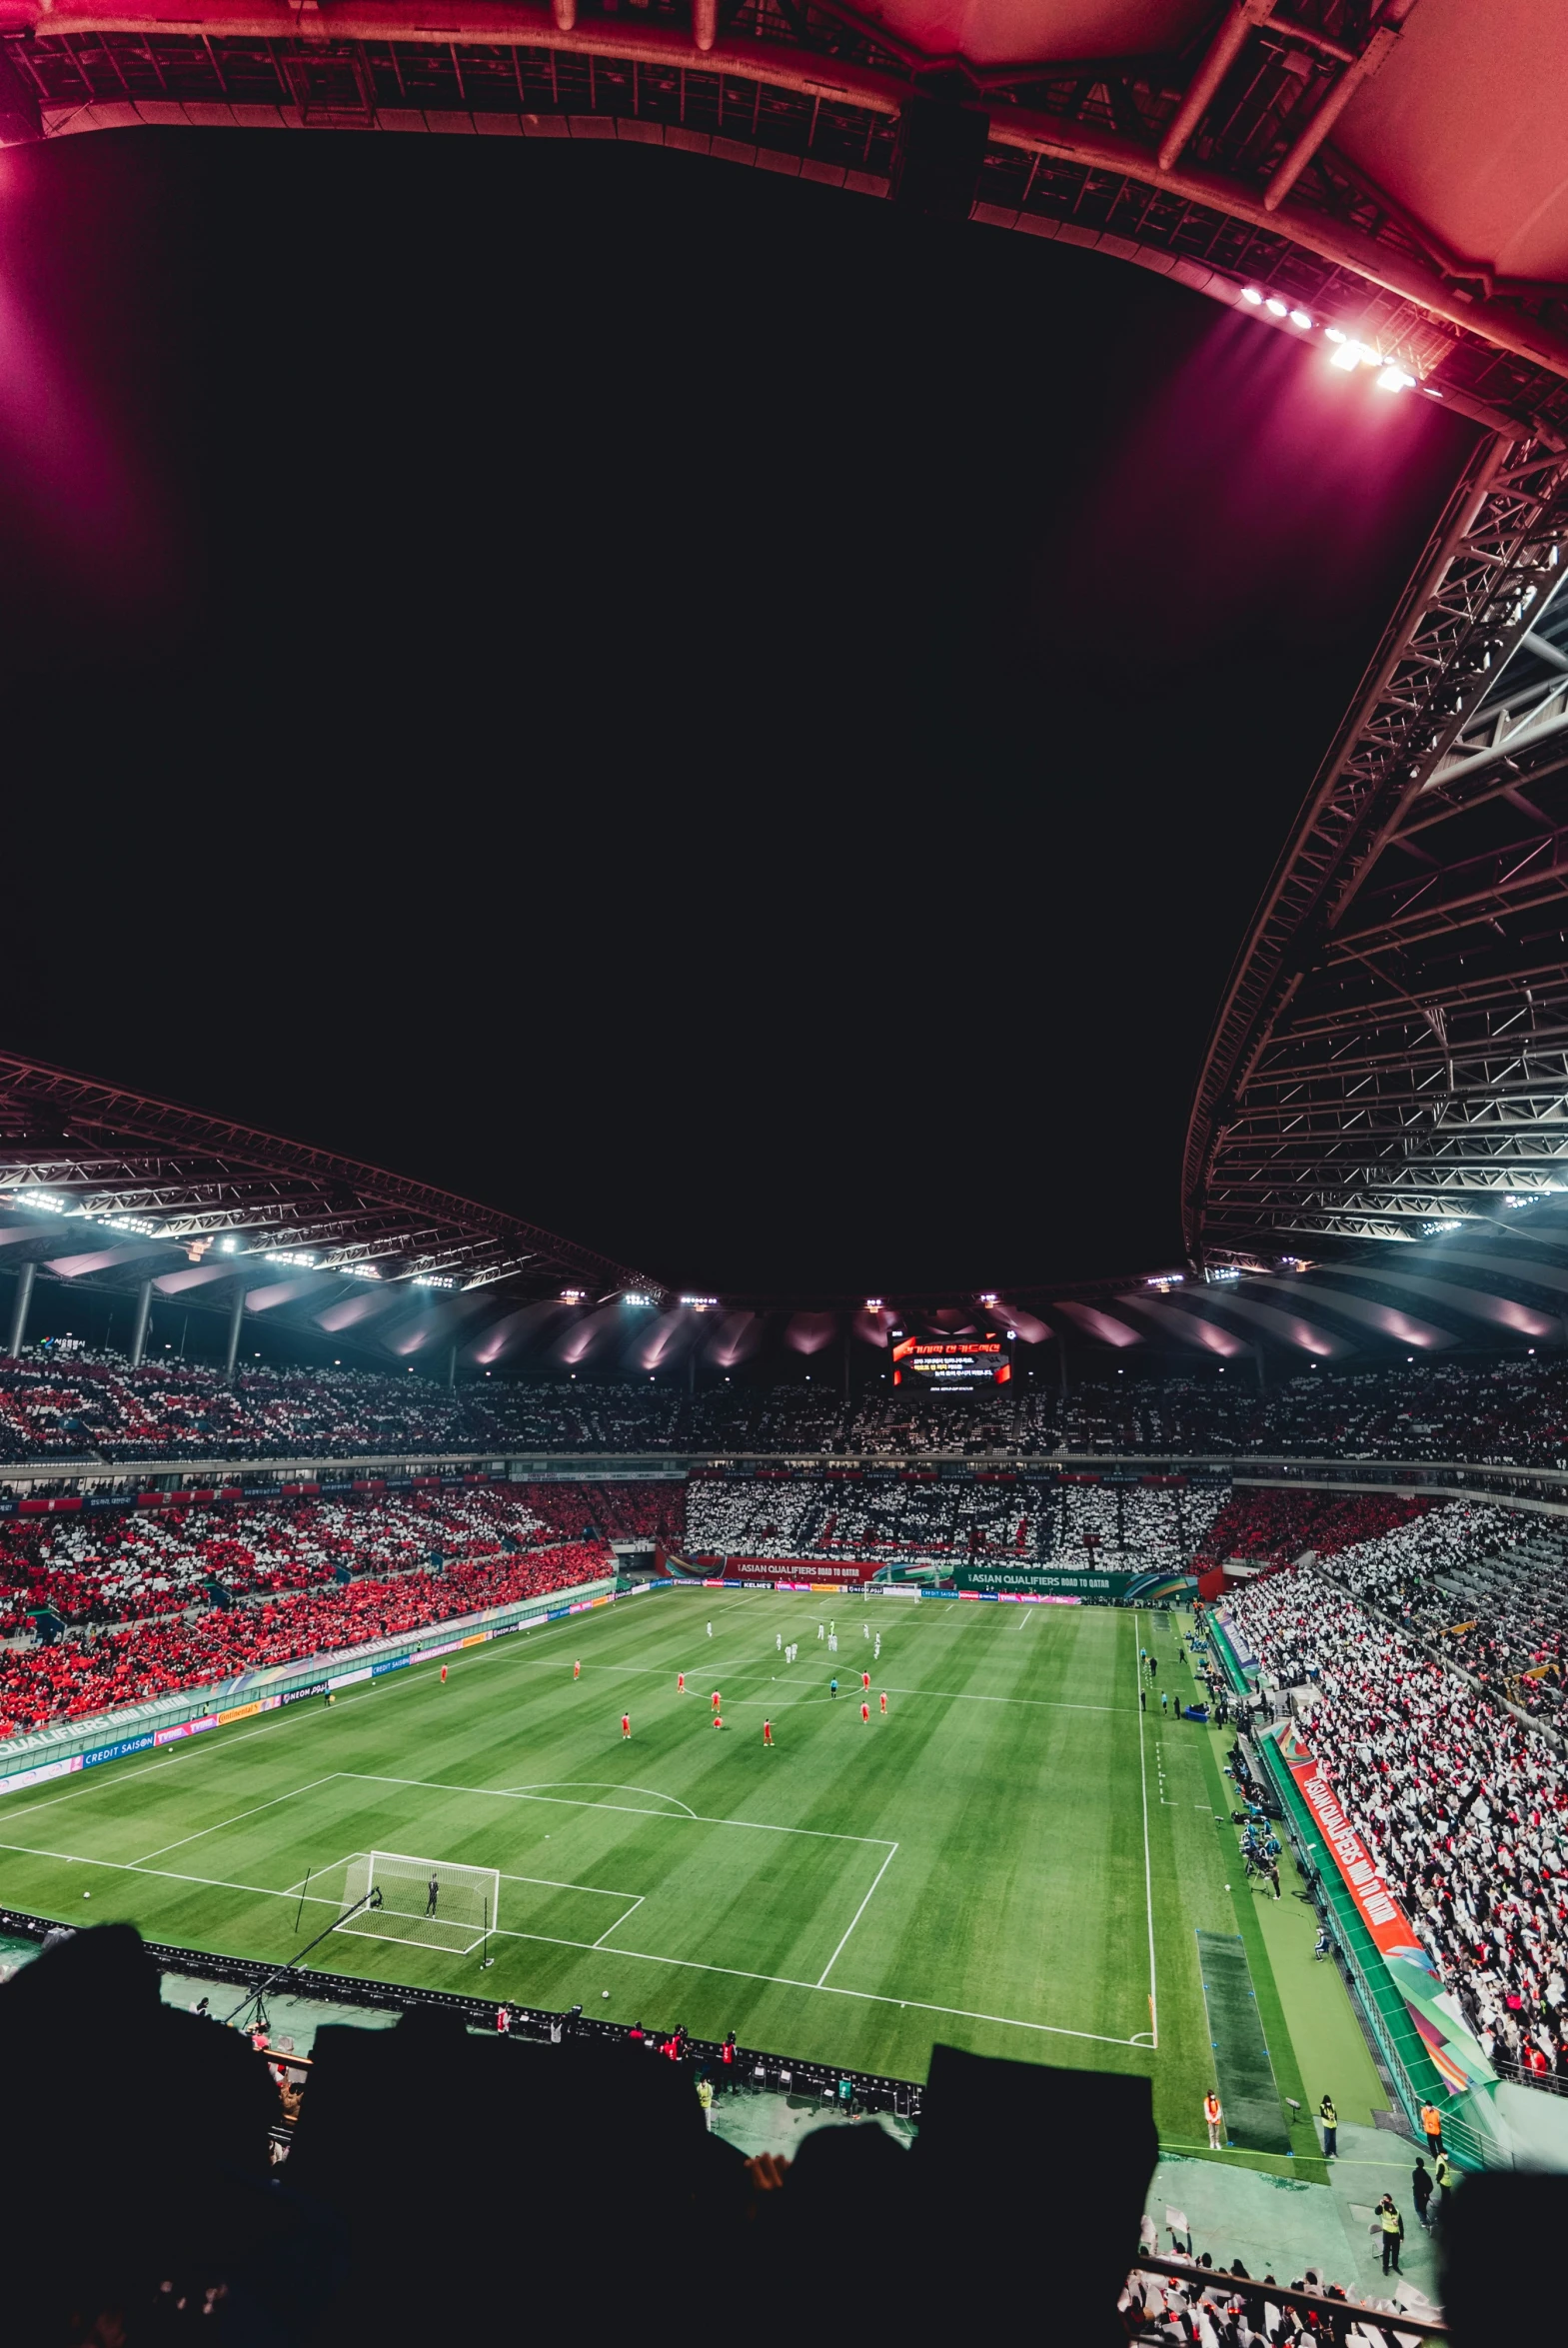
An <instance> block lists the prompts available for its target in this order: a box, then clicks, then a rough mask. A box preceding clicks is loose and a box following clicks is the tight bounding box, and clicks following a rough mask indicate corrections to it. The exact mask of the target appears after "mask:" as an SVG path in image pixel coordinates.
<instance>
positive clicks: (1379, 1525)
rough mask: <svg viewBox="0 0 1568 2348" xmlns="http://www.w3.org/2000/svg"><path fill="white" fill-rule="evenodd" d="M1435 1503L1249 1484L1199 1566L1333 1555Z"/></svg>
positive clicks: (1200, 1552)
mask: <svg viewBox="0 0 1568 2348" xmlns="http://www.w3.org/2000/svg"><path fill="white" fill-rule="evenodd" d="M1430 1505H1431V1502H1430V1501H1428V1500H1405V1499H1400V1498H1398V1497H1397V1496H1396V1495H1395V1494H1393V1493H1391V1492H1343V1493H1341V1492H1322V1491H1317V1492H1291V1491H1269V1490H1267V1489H1263V1488H1260V1487H1258V1486H1256V1485H1252V1486H1246V1485H1243V1486H1241V1487H1240V1488H1238V1490H1237V1491H1236V1493H1235V1495H1234V1496H1233V1498H1231V1499H1230V1500H1228V1501H1227V1502H1226V1504H1225V1506H1224V1507H1223V1508H1221V1509H1220V1511H1219V1514H1218V1515H1217V1516H1216V1517H1215V1519H1214V1521H1213V1523H1212V1524H1211V1525H1210V1526H1209V1528H1208V1530H1207V1532H1206V1533H1205V1534H1204V1535H1203V1537H1202V1539H1201V1540H1200V1541H1199V1543H1198V1546H1197V1550H1196V1553H1195V1555H1194V1557H1193V1569H1194V1570H1195V1571H1196V1572H1199V1573H1201V1572H1203V1571H1205V1570H1206V1569H1207V1568H1208V1567H1210V1566H1214V1565H1223V1564H1226V1563H1228V1562H1229V1561H1230V1560H1232V1559H1234V1558H1240V1559H1241V1560H1242V1561H1243V1562H1245V1563H1246V1564H1249V1565H1291V1564H1294V1562H1295V1560H1296V1558H1297V1557H1300V1556H1302V1555H1304V1554H1305V1552H1306V1551H1307V1550H1309V1549H1310V1550H1311V1552H1312V1553H1313V1555H1314V1556H1318V1557H1332V1556H1334V1555H1335V1554H1336V1553H1337V1552H1338V1551H1339V1550H1340V1549H1348V1548H1353V1547H1354V1546H1355V1544H1356V1542H1357V1541H1369V1540H1372V1539H1374V1538H1375V1537H1376V1536H1377V1535H1378V1534H1379V1533H1384V1532H1393V1531H1394V1530H1395V1529H1396V1528H1397V1527H1398V1526H1399V1525H1401V1524H1408V1523H1409V1522H1410V1521H1411V1519H1412V1518H1413V1517H1416V1516H1421V1515H1424V1513H1425V1512H1426V1510H1427V1508H1428V1507H1429V1506H1430Z"/></svg>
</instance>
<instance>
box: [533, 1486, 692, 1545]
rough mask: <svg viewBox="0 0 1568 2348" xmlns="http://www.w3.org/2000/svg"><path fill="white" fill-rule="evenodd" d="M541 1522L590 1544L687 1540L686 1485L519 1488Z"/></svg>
mask: <svg viewBox="0 0 1568 2348" xmlns="http://www.w3.org/2000/svg"><path fill="white" fill-rule="evenodd" d="M514 1488H515V1490H517V1491H518V1492H519V1493H520V1494H521V1496H522V1498H523V1500H524V1501H525V1502H526V1503H527V1505H528V1507H529V1509H530V1510H531V1512H532V1513H533V1515H534V1516H536V1517H537V1518H538V1520H539V1522H540V1523H541V1524H547V1525H549V1526H550V1528H551V1529H552V1531H554V1532H564V1533H569V1534H571V1535H572V1536H573V1537H575V1538H577V1537H581V1538H583V1539H586V1540H607V1541H623V1540H626V1541H662V1542H664V1543H665V1544H666V1545H667V1546H670V1545H672V1544H679V1543H680V1542H681V1541H682V1540H684V1539H685V1537H686V1485H685V1484H684V1483H683V1482H681V1481H679V1480H677V1479H674V1478H672V1479H670V1480H669V1481H666V1482H663V1483H632V1482H626V1481H621V1480H617V1481H616V1482H613V1483H610V1482H607V1483H525V1484H518V1485H516V1486H515V1487H514Z"/></svg>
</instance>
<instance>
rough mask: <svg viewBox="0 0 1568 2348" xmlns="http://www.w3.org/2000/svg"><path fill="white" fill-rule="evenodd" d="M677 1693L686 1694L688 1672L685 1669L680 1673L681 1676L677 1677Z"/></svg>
mask: <svg viewBox="0 0 1568 2348" xmlns="http://www.w3.org/2000/svg"><path fill="white" fill-rule="evenodd" d="M676 1694H677V1695H685V1694H686V1673H685V1672H684V1671H683V1672H682V1673H681V1674H680V1676H679V1677H678V1678H677V1680H676Z"/></svg>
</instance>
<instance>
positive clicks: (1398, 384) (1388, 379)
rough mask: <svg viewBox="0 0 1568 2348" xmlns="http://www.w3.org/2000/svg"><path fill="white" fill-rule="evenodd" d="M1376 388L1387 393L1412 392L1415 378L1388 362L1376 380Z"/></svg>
mask: <svg viewBox="0 0 1568 2348" xmlns="http://www.w3.org/2000/svg"><path fill="white" fill-rule="evenodd" d="M1377 388H1378V390H1379V391H1388V392H1399V391H1413V390H1414V388H1415V377H1414V376H1413V375H1407V374H1406V373H1405V371H1404V369H1403V368H1402V367H1396V366H1395V365H1394V364H1393V361H1392V360H1390V361H1389V363H1388V365H1387V366H1386V367H1385V368H1384V369H1383V372H1382V374H1381V375H1380V376H1379V377H1378V379H1377Z"/></svg>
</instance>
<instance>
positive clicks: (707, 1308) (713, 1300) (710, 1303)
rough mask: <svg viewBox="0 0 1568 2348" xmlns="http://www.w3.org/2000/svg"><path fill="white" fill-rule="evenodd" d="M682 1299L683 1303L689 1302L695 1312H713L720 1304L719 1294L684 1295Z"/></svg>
mask: <svg viewBox="0 0 1568 2348" xmlns="http://www.w3.org/2000/svg"><path fill="white" fill-rule="evenodd" d="M681 1301H682V1303H683V1304H689V1305H690V1306H691V1308H692V1310H693V1311H694V1312H712V1311H713V1309H714V1307H715V1306H716V1305H717V1304H718V1302H719V1298H718V1297H717V1296H683V1297H682V1299H681Z"/></svg>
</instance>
